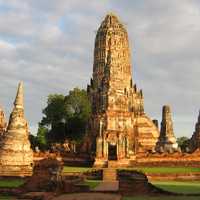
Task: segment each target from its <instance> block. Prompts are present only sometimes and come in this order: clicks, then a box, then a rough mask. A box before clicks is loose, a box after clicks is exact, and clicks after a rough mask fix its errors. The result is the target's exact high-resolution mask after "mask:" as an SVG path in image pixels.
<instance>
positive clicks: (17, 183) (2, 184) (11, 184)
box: [0, 179, 24, 188]
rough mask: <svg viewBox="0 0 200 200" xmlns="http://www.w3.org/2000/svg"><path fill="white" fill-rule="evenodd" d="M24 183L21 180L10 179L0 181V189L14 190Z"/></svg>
mask: <svg viewBox="0 0 200 200" xmlns="http://www.w3.org/2000/svg"><path fill="white" fill-rule="evenodd" d="M23 183H24V181H23V180H22V179H12V180H0V188H2V187H9V188H16V187H19V186H20V185H22V184H23Z"/></svg>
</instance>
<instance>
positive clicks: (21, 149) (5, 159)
mask: <svg viewBox="0 0 200 200" xmlns="http://www.w3.org/2000/svg"><path fill="white" fill-rule="evenodd" d="M23 101H24V100H23V84H22V82H20V83H19V86H18V90H17V95H16V99H15V101H14V108H13V111H12V113H11V115H10V119H9V123H8V127H7V130H6V132H5V134H4V135H3V137H2V139H1V141H0V176H30V175H32V167H33V166H32V165H33V152H32V149H31V147H30V142H29V132H28V124H27V121H26V119H25V118H24V103H23Z"/></svg>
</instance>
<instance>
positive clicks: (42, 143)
mask: <svg viewBox="0 0 200 200" xmlns="http://www.w3.org/2000/svg"><path fill="white" fill-rule="evenodd" d="M47 133H48V129H47V128H46V127H44V126H42V125H41V124H39V127H38V132H37V143H38V146H39V148H40V149H42V150H43V149H46V147H47Z"/></svg>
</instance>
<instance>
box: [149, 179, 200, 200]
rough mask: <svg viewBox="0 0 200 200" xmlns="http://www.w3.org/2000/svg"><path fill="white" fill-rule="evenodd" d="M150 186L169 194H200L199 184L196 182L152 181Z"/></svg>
mask: <svg viewBox="0 0 200 200" xmlns="http://www.w3.org/2000/svg"><path fill="white" fill-rule="evenodd" d="M152 184H154V185H155V186H157V187H159V188H162V189H164V190H167V191H170V192H177V193H192V194H195V193H198V194H200V182H197V181H193V182H178V181H154V182H152ZM199 199H200V197H199Z"/></svg>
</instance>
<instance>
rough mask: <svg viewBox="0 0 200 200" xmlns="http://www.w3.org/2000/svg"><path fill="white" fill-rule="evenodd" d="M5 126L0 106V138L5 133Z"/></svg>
mask: <svg viewBox="0 0 200 200" xmlns="http://www.w3.org/2000/svg"><path fill="white" fill-rule="evenodd" d="M6 126H7V123H6V118H5V114H4V111H3V109H2V107H1V106H0V138H1V137H2V135H3V134H4V133H5V131H6Z"/></svg>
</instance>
